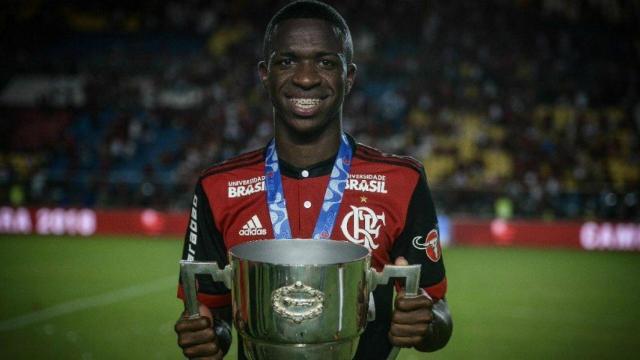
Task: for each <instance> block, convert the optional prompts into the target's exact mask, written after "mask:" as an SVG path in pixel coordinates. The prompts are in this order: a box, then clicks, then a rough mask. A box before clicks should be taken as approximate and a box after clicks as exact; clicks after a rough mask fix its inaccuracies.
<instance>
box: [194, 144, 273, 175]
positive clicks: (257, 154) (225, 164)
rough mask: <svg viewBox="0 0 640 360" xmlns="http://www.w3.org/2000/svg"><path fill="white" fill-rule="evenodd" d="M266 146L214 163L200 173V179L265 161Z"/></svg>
mask: <svg viewBox="0 0 640 360" xmlns="http://www.w3.org/2000/svg"><path fill="white" fill-rule="evenodd" d="M264 150H265V149H264V148H260V149H257V150H253V151H249V152H246V153H244V154H241V155H238V156H234V157H232V158H229V159H227V160H224V161H221V162H219V163H216V164H213V165H211V166H209V167H208V168H206V169H205V170H204V171H202V172H201V173H200V180H201V181H202V180H204V179H205V178H209V177H211V176H214V175H219V174H225V173H229V172H231V171H234V170H241V169H242V168H251V167H252V166H255V165H257V164H261V163H262V162H263V161H264Z"/></svg>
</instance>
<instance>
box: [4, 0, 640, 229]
mask: <svg viewBox="0 0 640 360" xmlns="http://www.w3.org/2000/svg"><path fill="white" fill-rule="evenodd" d="M281 3H282V2H281V1H257V2H255V1H234V2H212V1H172V2H157V1H152V2H151V1H150V2H147V1H142V2H131V3H130V4H126V5H118V6H116V5H106V4H101V3H100V4H93V3H89V4H85V3H74V2H71V3H59V2H51V3H47V2H37V1H26V2H24V3H13V5H12V7H11V8H10V9H9V10H10V11H8V12H7V13H8V14H9V15H3V16H2V17H0V20H1V21H0V23H1V25H0V26H1V27H0V29H1V30H2V31H3V32H4V33H5V34H8V36H9V38H10V39H11V41H9V42H7V44H5V45H4V46H3V50H4V54H6V56H5V57H4V58H3V59H1V60H0V65H2V70H1V71H0V93H1V94H2V98H0V104H1V105H0V116H2V121H1V122H0V143H1V145H0V150H1V153H0V204H11V205H16V206H17V205H48V206H49V205H50V206H91V207H103V208H104V207H153V208H158V209H184V208H187V207H188V205H189V198H190V194H191V192H192V191H193V187H194V185H195V181H196V179H197V176H198V174H199V172H200V171H201V170H202V169H204V168H206V167H207V166H209V165H211V164H213V163H215V162H217V161H221V160H224V159H227V158H229V157H231V156H233V155H236V154H238V153H240V152H242V151H246V150H250V149H254V148H258V147H261V146H264V145H265V144H266V143H267V141H268V139H269V138H270V136H271V108H270V106H269V101H268V99H267V98H266V95H265V92H264V90H263V88H262V86H261V85H260V84H259V82H258V77H257V72H256V64H257V62H258V61H259V60H260V59H261V57H262V55H261V42H262V35H263V32H264V28H265V26H266V22H267V21H268V20H269V18H270V16H271V15H272V14H273V12H274V11H275V9H277V8H278V7H279V6H280V5H281ZM332 3H333V4H334V5H335V6H336V7H337V8H338V9H339V11H340V12H341V13H342V14H343V16H344V17H345V19H346V20H347V22H348V24H349V26H350V28H351V32H352V35H353V39H354V46H355V55H354V62H355V63H356V64H357V65H358V76H357V79H356V86H355V88H354V89H353V91H352V93H351V95H350V96H349V98H348V99H347V103H346V106H345V128H346V130H347V131H348V132H350V133H351V134H353V135H354V136H355V137H356V139H357V140H359V141H361V142H363V143H366V144H369V145H372V146H375V147H378V148H380V149H383V150H385V151H389V152H393V153H399V154H406V155H411V156H414V157H415V158H417V159H419V160H420V161H422V162H423V163H424V165H425V168H426V172H427V177H428V179H429V181H430V186H431V188H432V190H433V192H434V195H435V198H436V205H437V207H438V208H439V211H440V212H441V213H446V214H449V215H468V216H475V217H494V216H499V217H503V218H511V217H518V218H521V217H525V218H531V217H535V218H547V219H559V218H570V219H579V218H602V219H621V220H638V219H640V204H639V202H640V198H639V197H640V97H639V94H638V90H639V86H638V85H639V78H638V76H639V74H638V70H639V69H640V67H638V64H639V63H640V62H639V61H638V60H639V57H640V56H639V51H640V41H639V39H638V36H637V34H638V11H639V10H638V9H640V7H639V6H638V2H637V1H629V2H619V1H614V0H611V1H607V0H599V1H561V0H557V1H548V0H547V1H525V0H520V1H516V0H511V1H510V0H502V1H500V0H493V1H482V2H475V1H428V2H426V1H412V0H403V1H396V2H386V1H369V2H366V1H356V0H351V1H335V2H332ZM38 79H40V80H42V79H46V81H45V85H46V84H48V85H46V86H43V85H42V81H40V82H38ZM52 83H54V84H56V85H55V86H52V85H51V84H52ZM38 84H40V85H38ZM43 88H44V89H45V90H46V91H42V92H41V93H38V92H37V91H36V89H43ZM21 89H22V90H21ZM24 89H31V90H29V91H24ZM21 94H28V95H21ZM34 94H37V96H36V95H34Z"/></svg>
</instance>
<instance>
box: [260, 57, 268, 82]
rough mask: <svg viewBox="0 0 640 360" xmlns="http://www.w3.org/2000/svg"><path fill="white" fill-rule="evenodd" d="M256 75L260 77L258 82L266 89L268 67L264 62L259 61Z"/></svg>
mask: <svg viewBox="0 0 640 360" xmlns="http://www.w3.org/2000/svg"><path fill="white" fill-rule="evenodd" d="M258 75H259V76H260V82H262V86H264V87H265V88H267V79H268V77H269V66H268V65H267V63H266V62H265V61H260V62H259V63H258Z"/></svg>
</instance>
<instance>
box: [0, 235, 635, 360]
mask: <svg viewBox="0 0 640 360" xmlns="http://www.w3.org/2000/svg"><path fill="white" fill-rule="evenodd" d="M180 248H181V242H180V241H175V239H148V238H135V237H129V238H126V239H125V238H122V237H91V238H79V237H76V238H73V237H30V236H0V264H1V265H0V269H1V271H0V286H1V292H0V358H2V359H83V360H86V359H180V358H181V356H180V352H179V350H178V347H177V345H176V340H175V335H174V333H173V323H174V321H175V320H176V319H177V316H178V313H179V312H180V310H181V304H180V303H179V302H178V301H177V300H176V298H175V290H176V288H175V285H176V281H177V270H178V265H177V261H178V257H179V254H180ZM444 256H445V262H446V265H447V271H448V279H449V292H448V297H449V302H450V306H451V309H452V313H453V316H454V324H455V326H454V335H453V338H452V340H451V342H450V343H449V345H448V346H447V347H446V348H445V349H444V350H442V351H440V352H438V353H434V354H427V355H425V354H420V353H417V352H413V351H409V350H403V351H402V353H401V355H400V357H399V358H400V359H404V360H408V359H419V358H420V359H422V358H425V359H551V358H553V359H598V358H605V359H625V358H628V359H632V358H637V354H636V352H637V348H638V345H640V255H638V254H629V253H604V252H595V253H587V252H580V251H564V250H531V249H506V248H455V247H454V248H448V249H445V251H444ZM228 358H231V359H233V358H235V351H234V352H233V353H232V354H231V356H229V357H228Z"/></svg>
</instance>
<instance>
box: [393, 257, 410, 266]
mask: <svg viewBox="0 0 640 360" xmlns="http://www.w3.org/2000/svg"><path fill="white" fill-rule="evenodd" d="M393 265H401V266H407V265H409V262H408V261H407V259H405V258H404V257H403V256H398V257H397V258H396V261H395V262H394V263H393Z"/></svg>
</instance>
